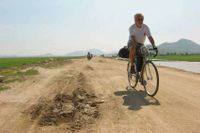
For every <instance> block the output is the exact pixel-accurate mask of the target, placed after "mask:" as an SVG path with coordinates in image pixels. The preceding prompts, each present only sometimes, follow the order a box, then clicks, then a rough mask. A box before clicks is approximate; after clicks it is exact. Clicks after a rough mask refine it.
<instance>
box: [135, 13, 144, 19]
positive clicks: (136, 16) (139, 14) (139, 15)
mask: <svg viewBox="0 0 200 133" xmlns="http://www.w3.org/2000/svg"><path fill="white" fill-rule="evenodd" d="M138 17H142V19H144V15H143V14H142V13H137V14H135V15H134V19H135V20H136V19H137V18H138Z"/></svg>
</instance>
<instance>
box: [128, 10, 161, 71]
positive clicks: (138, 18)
mask: <svg viewBox="0 0 200 133" xmlns="http://www.w3.org/2000/svg"><path fill="white" fill-rule="evenodd" d="M134 20H135V24H133V25H131V26H130V28H129V32H130V36H129V41H128V48H129V51H130V52H129V58H130V62H131V65H132V66H131V73H135V68H134V67H135V66H134V65H133V64H134V62H135V55H136V54H137V52H138V50H139V49H140V47H141V46H143V45H144V42H145V39H146V36H147V37H148V39H149V41H150V42H151V44H152V46H153V48H154V49H155V50H157V47H156V46H155V43H154V39H153V37H152V36H151V32H150V30H149V27H148V26H147V25H146V24H143V20H144V16H143V15H142V14H141V13H137V14H135V16H134Z"/></svg>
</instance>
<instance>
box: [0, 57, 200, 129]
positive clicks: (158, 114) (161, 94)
mask: <svg viewBox="0 0 200 133" xmlns="http://www.w3.org/2000/svg"><path fill="white" fill-rule="evenodd" d="M37 69H38V70H39V72H40V74H39V75H37V76H35V77H32V78H29V79H28V80H25V81H24V82H19V83H17V82H16V83H13V84H12V85H11V89H9V90H7V91H2V92H0V132H1V133H14V132H17V133H23V132H24V133H26V132H28V133H35V132H53V133H55V132H81V133H82V132H84V133H85V132H94V133H96V132H99V133H112V132H113V133H116V132H117V133H125V132H129V133H133V132H138V133H141V132H148V133H150V132H152V133H155V132H157V133H161V132H170V133H178V132H179V133H180V132H181V133H191V132H192V133H198V132H200V75H199V74H194V73H189V72H184V71H179V70H175V69H170V68H165V67H159V68H158V70H159V74H160V88H159V91H158V93H157V95H156V96H155V98H150V97H148V96H146V94H145V92H144V90H143V87H142V86H141V85H138V86H137V87H136V90H133V91H126V87H127V85H128V82H127V75H126V62H125V61H118V60H112V59H104V58H95V59H92V60H91V61H87V60H86V59H79V60H73V61H72V63H68V64H66V65H63V66H61V67H57V68H54V69H45V68H37ZM77 88H82V89H84V90H85V91H87V92H88V93H90V92H91V94H87V93H85V92H84V94H85V95H84V96H85V97H87V98H88V99H90V100H91V97H95V98H96V99H97V100H99V101H101V103H100V104H98V105H96V104H95V105H92V104H94V103H95V102H94V101H95V100H93V101H90V100H85V97H84V98H82V97H79V100H80V99H82V100H83V101H84V100H85V101H87V102H88V101H89V102H90V103H92V104H91V106H89V104H87V105H83V103H84V102H82V103H81V104H80V103H78V105H83V108H82V110H84V111H80V110H81V108H80V110H79V111H75V112H76V113H75V116H78V117H77V120H76V122H77V121H78V122H79V125H78V126H79V128H76V127H74V126H77V124H74V120H73V119H70V120H69V121H71V122H68V121H65V120H64V122H63V121H62V122H59V123H57V124H56V125H55V124H52V123H50V122H49V121H50V120H49V121H47V120H46V119H45V120H46V122H48V124H49V123H50V125H40V124H38V121H39V119H42V118H46V117H44V116H47V115H46V114H45V113H46V112H48V110H47V109H51V107H52V108H53V107H54V106H51V107H49V105H48V104H49V103H54V104H57V103H56V102H51V101H53V100H55V97H56V95H57V94H60V93H62V94H68V95H66V96H70V95H72V94H73V96H72V97H73V98H74V96H77V94H76V93H74V92H73V91H74V90H76V89H77ZM92 94H93V95H95V96H92ZM78 96H79V95H78ZM81 96H82V95H81ZM73 98H72V100H71V102H73V103H74V99H73ZM41 99H45V100H46V101H50V102H49V103H48V102H45V100H41ZM47 99H48V100H47ZM69 99H70V98H69ZM69 99H68V101H69ZM89 102H88V103H89ZM43 103H45V104H43ZM60 104H62V106H63V105H64V104H65V103H64V101H62V103H60ZM36 105H40V106H36ZM46 105H48V108H47V109H44V110H43V114H42V113H41V110H42V109H43V107H42V106H46ZM86 106H87V108H89V109H94V110H95V111H93V112H97V114H98V115H94V113H91V115H89V113H86V111H85V110H86V109H87V108H86ZM33 107H37V109H38V108H39V107H40V108H39V109H38V110H39V111H38V110H36V111H35V110H34V109H36V108H34V109H33ZM56 107H57V106H56ZM70 107H71V106H70ZM74 107H76V108H78V106H77V105H74ZM31 109H33V110H31ZM56 109H57V108H56ZM34 111H35V112H34ZM89 111H90V112H91V110H89ZM53 112H56V111H55V108H54V110H53ZM80 112H82V113H81V114H80ZM34 113H35V116H37V115H38V117H36V118H35V119H33V114H34ZM40 113H41V114H42V115H41V114H40ZM51 113H52V112H51ZM85 114H86V115H85ZM82 116H85V117H86V118H87V119H82ZM51 117H52V116H51ZM54 118H55V117H54ZM59 118H60V117H59ZM80 118H81V119H80ZM51 120H52V119H51ZM56 120H57V119H56ZM56 120H54V122H57V121H56ZM87 120H88V121H89V122H87ZM72 121H73V122H72ZM80 121H82V123H81V122H80ZM80 124H82V125H80Z"/></svg>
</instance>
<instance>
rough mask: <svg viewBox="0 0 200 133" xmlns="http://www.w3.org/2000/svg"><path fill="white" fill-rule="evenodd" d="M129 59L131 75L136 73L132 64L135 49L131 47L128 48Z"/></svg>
mask: <svg viewBox="0 0 200 133" xmlns="http://www.w3.org/2000/svg"><path fill="white" fill-rule="evenodd" d="M129 59H130V62H131V73H133V74H134V73H136V71H135V66H134V63H135V47H133V46H132V47H131V48H130V53H129Z"/></svg>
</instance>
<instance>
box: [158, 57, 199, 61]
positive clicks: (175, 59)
mask: <svg viewBox="0 0 200 133" xmlns="http://www.w3.org/2000/svg"><path fill="white" fill-rule="evenodd" d="M156 59H162V60H171V61H197V62H200V55H167V56H157V57H156Z"/></svg>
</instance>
